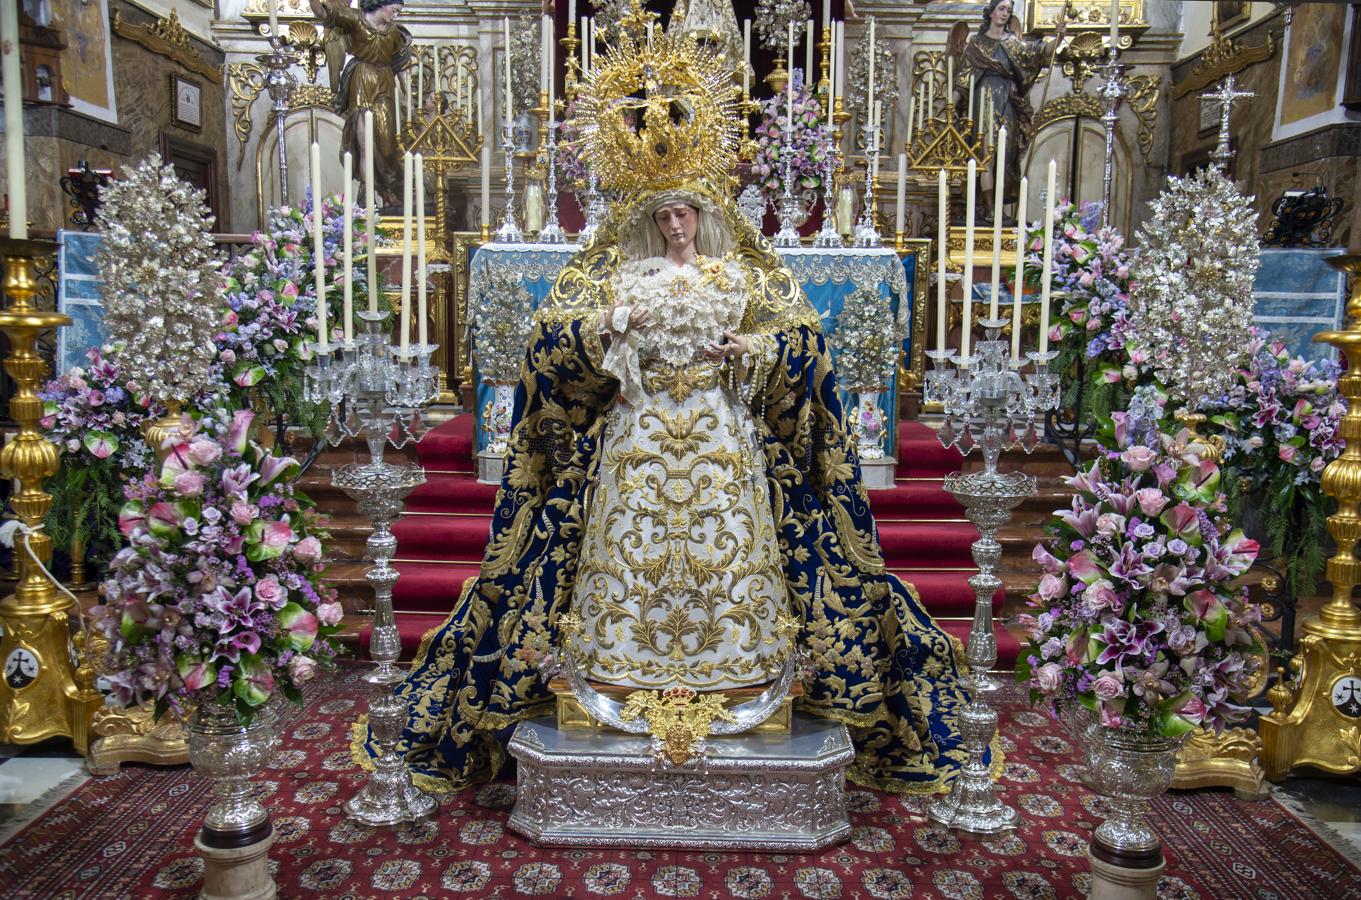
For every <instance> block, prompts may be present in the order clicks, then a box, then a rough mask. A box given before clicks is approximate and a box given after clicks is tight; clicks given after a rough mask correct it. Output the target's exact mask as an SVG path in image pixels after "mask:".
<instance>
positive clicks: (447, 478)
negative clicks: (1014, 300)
mask: <svg viewBox="0 0 1361 900" xmlns="http://www.w3.org/2000/svg"><path fill="white" fill-rule="evenodd" d="M496 491H497V485H494V484H482V483H481V482H480V481H478V480H477V479H476V478H474V477H473V476H471V475H443V474H440V473H439V472H437V471H427V472H426V475H425V484H423V485H421V486H420V487H418V488H416V489H415V490H414V491H412V492H411V494H410V496H408V497H407V500H406V508H407V510H409V511H411V512H439V513H476V514H478V515H482V516H486V517H488V518H490V517H491V512H492V507H493V506H495V504H496ZM947 496H948V495H947ZM951 499H952V500H953V499H954V498H951ZM956 505H958V504H956Z"/></svg>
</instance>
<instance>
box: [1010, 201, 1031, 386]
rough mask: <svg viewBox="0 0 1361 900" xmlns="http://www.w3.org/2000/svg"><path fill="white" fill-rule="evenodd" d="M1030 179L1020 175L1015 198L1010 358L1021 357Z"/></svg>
mask: <svg viewBox="0 0 1361 900" xmlns="http://www.w3.org/2000/svg"><path fill="white" fill-rule="evenodd" d="M1029 190H1030V179H1029V178H1026V177H1025V176H1024V175H1022V176H1021V187H1020V194H1019V195H1017V198H1016V291H1015V293H1014V294H1013V297H1012V302H1011V358H1012V361H1014V362H1015V361H1019V360H1020V359H1021V302H1022V298H1024V297H1025V227H1026V222H1025V206H1026V192H1027V191H1029Z"/></svg>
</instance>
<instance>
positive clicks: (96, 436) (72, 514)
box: [38, 347, 165, 552]
mask: <svg viewBox="0 0 1361 900" xmlns="http://www.w3.org/2000/svg"><path fill="white" fill-rule="evenodd" d="M85 358H86V359H87V360H88V361H89V365H86V366H75V367H72V368H71V370H70V371H68V372H66V373H65V374H64V375H62V376H60V377H58V378H54V379H52V380H51V381H49V382H48V383H47V384H46V385H45V386H44V387H43V389H42V390H41V391H39V392H38V397H39V399H40V400H42V403H43V415H42V418H41V419H40V420H39V422H38V424H39V425H40V426H41V427H42V428H43V430H44V431H46V433H47V437H48V439H49V440H50V441H52V442H53V443H54V444H56V445H57V448H58V450H60V452H61V467H60V468H59V469H58V470H57V474H56V475H54V476H52V477H51V478H49V479H48V480H47V484H46V490H47V491H48V493H50V494H51V495H52V507H51V509H50V510H49V511H48V514H47V516H46V518H45V520H44V523H45V528H46V530H47V533H48V534H49V535H51V536H52V541H53V543H54V544H55V545H56V546H57V547H59V548H61V549H62V550H64V551H67V552H71V549H72V546H73V544H76V543H78V544H80V545H81V546H82V547H86V546H89V544H90V542H91V541H93V542H95V543H97V544H99V545H100V546H101V547H105V548H110V549H111V548H113V547H115V546H117V545H118V544H119V543H120V540H121V539H120V535H119V532H118V508H119V506H120V505H121V501H120V499H119V498H120V497H121V495H122V485H123V479H124V478H126V477H128V476H129V475H130V474H131V475H134V476H135V475H136V474H138V473H141V472H144V471H146V469H147V467H148V466H149V465H150V464H151V462H152V461H153V460H154V457H153V456H152V453H151V450H150V449H149V448H148V447H147V445H146V441H144V440H143V439H142V434H141V428H142V423H143V422H145V421H148V420H154V419H157V418H159V417H160V416H162V415H164V414H165V410H164V409H162V408H161V407H159V406H157V405H156V404H154V403H152V401H151V398H150V397H148V396H146V395H145V394H141V395H138V394H135V393H134V392H133V391H132V390H131V389H130V388H129V387H128V385H127V379H126V377H125V375H124V373H123V370H122V368H121V367H120V366H119V364H118V361H117V358H116V357H115V356H114V355H113V353H112V348H110V347H91V348H89V349H88V350H86V351H85Z"/></svg>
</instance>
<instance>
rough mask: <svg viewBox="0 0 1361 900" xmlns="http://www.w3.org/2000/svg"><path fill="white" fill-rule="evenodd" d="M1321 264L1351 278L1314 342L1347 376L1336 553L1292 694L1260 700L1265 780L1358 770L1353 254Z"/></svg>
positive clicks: (1357, 371)
mask: <svg viewBox="0 0 1361 900" xmlns="http://www.w3.org/2000/svg"><path fill="white" fill-rule="evenodd" d="M1328 265H1330V266H1332V267H1333V268H1335V269H1338V270H1339V271H1342V272H1346V273H1347V274H1348V275H1350V276H1351V296H1350V298H1349V299H1348V300H1347V317H1348V319H1349V322H1348V324H1347V327H1346V328H1345V329H1344V330H1341V331H1326V332H1323V333H1321V334H1316V335H1314V340H1315V341H1319V342H1320V343H1324V342H1326V343H1329V344H1332V345H1333V346H1334V347H1337V348H1338V349H1339V350H1341V351H1342V352H1343V354H1344V355H1345V357H1346V359H1347V372H1346V374H1345V375H1343V376H1342V377H1340V378H1339V379H1338V389H1339V390H1340V391H1341V393H1342V395H1343V396H1344V397H1346V398H1347V403H1348V406H1347V414H1346V415H1345V416H1344V417H1343V418H1342V424H1341V427H1340V428H1339V429H1338V431H1339V433H1340V434H1342V435H1343V436H1344V437H1346V438H1347V449H1346V450H1344V451H1343V452H1342V455H1341V456H1339V457H1338V458H1337V459H1335V460H1333V461H1332V462H1330V463H1328V466H1327V468H1325V469H1324V470H1323V493H1324V494H1326V495H1327V496H1329V497H1333V498H1335V499H1336V500H1337V512H1335V513H1333V514H1332V515H1331V516H1329V517H1328V533H1329V534H1331V535H1332V536H1333V540H1334V542H1335V543H1336V545H1337V553H1336V554H1335V555H1334V556H1333V557H1332V558H1331V559H1329V560H1328V570H1327V571H1328V581H1329V582H1331V583H1332V585H1333V599H1332V600H1331V601H1329V602H1328V604H1327V605H1326V606H1324V607H1323V609H1321V610H1319V614H1318V616H1317V617H1315V618H1311V619H1309V620H1308V621H1306V622H1305V623H1304V637H1303V638H1301V639H1300V643H1299V649H1298V650H1297V651H1296V652H1295V656H1294V657H1293V658H1292V659H1291V660H1290V669H1291V672H1292V673H1293V674H1294V675H1295V677H1296V679H1297V681H1296V683H1295V685H1294V687H1293V689H1292V688H1291V687H1290V686H1288V685H1286V684H1284V683H1278V684H1277V685H1276V686H1275V687H1273V688H1272V689H1271V691H1270V692H1269V693H1268V699H1269V700H1270V702H1271V706H1272V711H1271V712H1270V713H1268V714H1267V715H1264V716H1262V718H1261V719H1260V721H1259V722H1258V731H1259V732H1260V733H1261V735H1262V767H1263V768H1264V769H1265V770H1266V777H1267V778H1270V779H1271V780H1272V781H1279V780H1280V779H1282V778H1284V777H1285V776H1286V775H1287V774H1288V773H1289V772H1290V770H1291V769H1293V768H1295V767H1296V766H1300V765H1310V766H1315V767H1317V768H1320V769H1323V770H1324V771H1325V772H1333V773H1335V774H1348V773H1351V772H1356V771H1359V770H1361V746H1359V745H1358V743H1357V737H1356V736H1357V732H1358V729H1361V613H1358V612H1357V609H1356V604H1355V603H1354V602H1353V600H1352V593H1353V591H1354V590H1355V588H1356V585H1357V584H1358V583H1361V560H1358V559H1357V558H1356V556H1355V550H1356V542H1357V541H1358V540H1361V254H1351V255H1347V256H1335V257H1333V258H1332V259H1329V260H1328Z"/></svg>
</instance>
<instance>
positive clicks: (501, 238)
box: [496, 121, 525, 244]
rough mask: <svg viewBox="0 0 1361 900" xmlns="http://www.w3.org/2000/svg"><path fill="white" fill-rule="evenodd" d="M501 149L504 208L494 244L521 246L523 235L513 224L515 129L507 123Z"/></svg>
mask: <svg viewBox="0 0 1361 900" xmlns="http://www.w3.org/2000/svg"><path fill="white" fill-rule="evenodd" d="M501 149H502V150H504V151H505V154H506V208H505V212H504V214H503V215H502V216H501V227H500V228H498V229H496V243H498V244H523V243H524V242H525V236H524V233H523V232H521V231H520V226H519V225H517V224H516V223H515V128H514V126H513V125H512V124H511V123H510V122H509V121H507V122H506V127H505V130H504V132H503V133H502V137H501Z"/></svg>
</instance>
